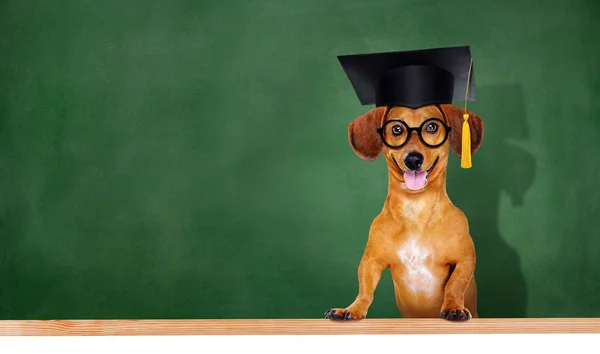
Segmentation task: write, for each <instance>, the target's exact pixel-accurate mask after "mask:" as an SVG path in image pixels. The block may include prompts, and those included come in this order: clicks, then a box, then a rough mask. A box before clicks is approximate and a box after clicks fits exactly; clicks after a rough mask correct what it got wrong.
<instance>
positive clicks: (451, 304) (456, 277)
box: [440, 243, 475, 321]
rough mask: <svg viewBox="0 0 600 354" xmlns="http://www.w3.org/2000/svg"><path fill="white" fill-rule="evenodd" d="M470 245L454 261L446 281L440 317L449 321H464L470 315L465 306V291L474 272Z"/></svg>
mask: <svg viewBox="0 0 600 354" xmlns="http://www.w3.org/2000/svg"><path fill="white" fill-rule="evenodd" d="M470 244H471V247H468V249H466V250H465V252H464V253H462V257H460V259H458V260H456V261H455V263H454V264H455V267H454V271H453V272H452V274H451V275H450V279H448V282H447V283H446V288H445V291H444V302H443V305H442V309H441V313H440V317H441V318H443V319H448V320H450V321H465V320H469V319H471V317H472V315H471V313H470V312H469V310H468V309H467V308H466V307H465V292H466V290H467V287H468V286H469V283H470V282H471V279H472V278H473V274H474V272H475V252H474V249H473V248H472V243H470Z"/></svg>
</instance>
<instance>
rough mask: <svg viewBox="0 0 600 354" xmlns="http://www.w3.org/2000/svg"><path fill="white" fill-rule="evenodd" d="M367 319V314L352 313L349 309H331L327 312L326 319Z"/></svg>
mask: <svg viewBox="0 0 600 354" xmlns="http://www.w3.org/2000/svg"><path fill="white" fill-rule="evenodd" d="M365 317H366V313H361V312H359V311H352V310H349V309H347V308H346V309H329V310H327V312H325V318H328V319H331V320H338V321H340V320H341V321H344V320H346V321H348V320H350V321H351V320H362V319H364V318H365Z"/></svg>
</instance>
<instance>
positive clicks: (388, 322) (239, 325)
mask: <svg viewBox="0 0 600 354" xmlns="http://www.w3.org/2000/svg"><path fill="white" fill-rule="evenodd" d="M461 333H462V334H467V333H481V334H491V333H501V334H502V333H507V334H512V333H600V318H577V319H575V318H520V319H482V318H478V319H472V320H470V321H467V322H463V323H452V322H448V321H444V320H437V319H365V320H362V321H355V322H333V321H330V320H325V319H300V320H286V319H280V320H56V321H0V335H2V336H108V335H113V336H120V335H130V336H131V335H281V334H287V335H289V334H299V335H307V334H308V335H314V334H330V335H331V334H461Z"/></svg>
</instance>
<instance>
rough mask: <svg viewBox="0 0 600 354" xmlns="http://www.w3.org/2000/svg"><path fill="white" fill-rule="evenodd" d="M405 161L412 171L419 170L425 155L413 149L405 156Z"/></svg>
mask: <svg viewBox="0 0 600 354" xmlns="http://www.w3.org/2000/svg"><path fill="white" fill-rule="evenodd" d="M404 163H405V164H406V167H408V169H409V170H411V171H417V170H419V168H421V165H422V164H423V155H421V153H419V152H416V151H411V152H409V153H408V154H406V156H405V157H404Z"/></svg>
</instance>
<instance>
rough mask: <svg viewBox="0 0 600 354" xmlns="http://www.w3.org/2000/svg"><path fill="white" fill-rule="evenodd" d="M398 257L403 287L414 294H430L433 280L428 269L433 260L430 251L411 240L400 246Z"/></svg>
mask: <svg viewBox="0 0 600 354" xmlns="http://www.w3.org/2000/svg"><path fill="white" fill-rule="evenodd" d="M398 256H399V257H400V261H401V262H402V265H403V266H404V274H403V279H402V280H403V281H404V285H405V286H406V287H408V289H409V290H410V291H411V292H413V293H415V294H428V293H431V292H432V291H433V290H434V286H435V278H434V276H433V274H432V273H431V270H430V269H429V268H428V265H429V264H430V263H431V261H432V260H433V258H432V257H433V256H432V254H431V252H430V250H429V249H427V248H424V247H422V246H419V245H418V242H417V241H416V240H415V239H411V240H409V241H408V242H406V243H405V244H403V245H402V247H401V248H400V250H399V251H398Z"/></svg>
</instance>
